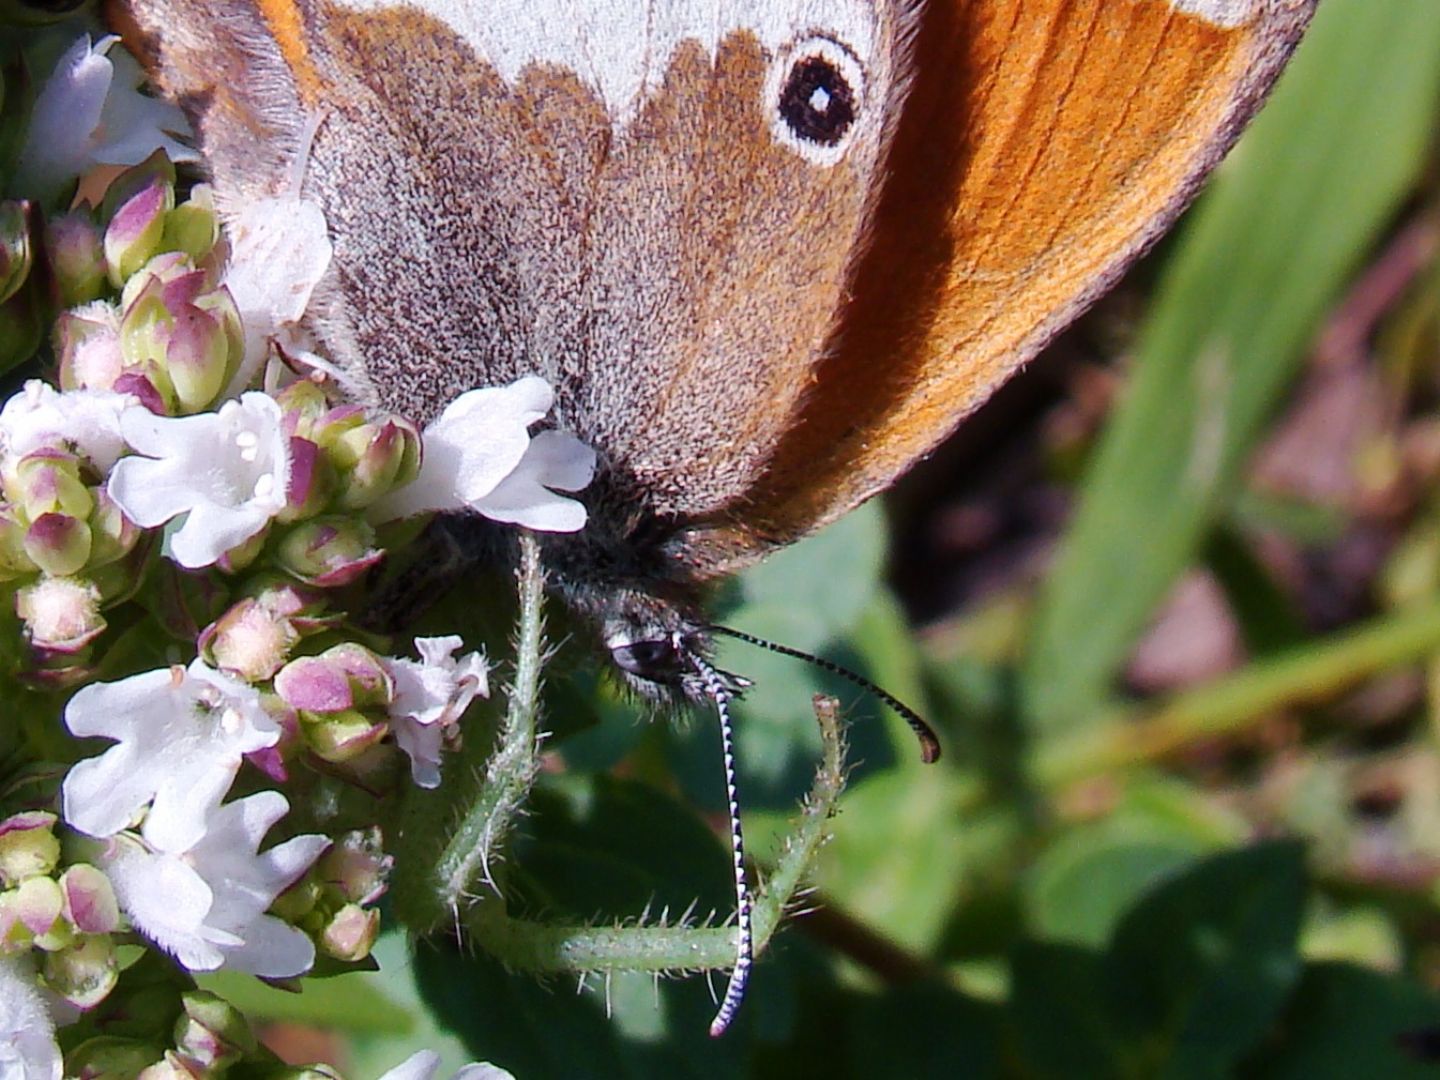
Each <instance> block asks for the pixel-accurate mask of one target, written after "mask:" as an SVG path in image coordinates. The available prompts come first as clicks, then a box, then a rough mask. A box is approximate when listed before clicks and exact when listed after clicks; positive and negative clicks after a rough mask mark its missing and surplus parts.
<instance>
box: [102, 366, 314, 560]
mask: <svg viewBox="0 0 1440 1080" xmlns="http://www.w3.org/2000/svg"><path fill="white" fill-rule="evenodd" d="M120 430H121V433H122V434H123V435H124V436H125V441H126V442H127V443H129V444H130V446H132V447H133V448H134V449H135V450H136V451H138V452H139V453H140V454H143V455H145V456H144V457H127V458H122V459H121V460H120V461H119V462H118V463H117V464H116V466H115V469H114V471H113V472H112V473H111V474H110V483H109V485H108V490H109V492H110V497H111V498H112V499H114V500H115V502H116V504H118V505H119V507H120V509H121V510H123V511H124V512H125V515H126V516H127V517H128V518H129V519H130V520H131V521H133V522H135V524H137V525H141V526H143V527H145V528H153V527H154V526H156V525H161V524H163V523H165V522H166V521H169V520H170V519H171V518H173V517H178V516H179V515H181V514H187V515H188V516H187V517H186V519H185V523H184V524H183V525H182V526H181V527H180V529H179V530H178V531H177V532H176V533H174V535H172V536H171V537H170V538H169V554H170V556H171V558H173V559H174V560H175V561H176V562H178V563H179V564H180V565H181V566H183V567H185V568H186V569H190V570H193V569H196V568H197V567H201V566H210V565H211V564H213V563H214V562H216V561H217V560H218V559H219V558H220V557H221V556H222V555H224V554H225V552H227V551H229V550H230V549H231V548H233V547H237V546H238V545H240V544H243V543H244V542H245V541H246V540H249V539H250V538H251V537H252V536H254V535H255V534H256V533H258V532H260V530H262V529H263V528H265V526H266V525H267V524H268V523H269V521H270V519H271V518H272V517H274V516H275V515H276V514H277V513H279V512H280V511H281V510H282V509H283V508H284V506H285V496H286V490H287V488H288V487H289V484H290V439H289V436H288V435H287V434H286V433H285V430H284V426H283V418H282V416H281V412H280V406H279V405H278V404H276V402H275V400H274V399H273V398H271V397H268V396H266V395H265V394H261V393H257V392H251V393H248V394H244V395H242V396H241V398H240V400H238V401H227V402H225V404H224V405H222V406H221V407H220V411H219V412H215V413H201V414H200V415H198V416H182V417H179V418H172V417H168V416H156V415H155V414H154V413H152V412H150V411H149V410H148V409H146V408H144V407H143V406H139V405H136V406H133V407H131V408H130V409H127V410H126V411H125V413H124V414H123V415H122V416H121V417H120Z"/></svg>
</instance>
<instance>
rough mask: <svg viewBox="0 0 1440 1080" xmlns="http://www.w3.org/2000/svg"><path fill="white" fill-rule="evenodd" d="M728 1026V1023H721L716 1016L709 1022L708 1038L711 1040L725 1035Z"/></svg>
mask: <svg viewBox="0 0 1440 1080" xmlns="http://www.w3.org/2000/svg"><path fill="white" fill-rule="evenodd" d="M729 1026H730V1023H729V1021H722V1020H721V1019H720V1018H719V1017H718V1016H717V1017H716V1018H715V1019H714V1020H712V1021H710V1037H711V1038H712V1039H718V1038H720V1036H721V1035H724V1034H725V1031H726V1029H727V1028H729Z"/></svg>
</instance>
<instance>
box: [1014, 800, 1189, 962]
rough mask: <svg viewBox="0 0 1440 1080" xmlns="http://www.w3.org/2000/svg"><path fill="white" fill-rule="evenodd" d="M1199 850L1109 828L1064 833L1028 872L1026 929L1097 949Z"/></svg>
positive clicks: (1185, 841) (1181, 841)
mask: <svg viewBox="0 0 1440 1080" xmlns="http://www.w3.org/2000/svg"><path fill="white" fill-rule="evenodd" d="M1147 832H1148V833H1149V835H1147ZM1200 850H1201V849H1200V848H1199V845H1197V844H1196V843H1195V841H1194V840H1192V839H1189V838H1181V837H1179V836H1175V835H1168V836H1167V835H1164V834H1161V833H1159V832H1158V831H1150V830H1143V829H1142V830H1137V829H1134V828H1130V827H1126V826H1124V825H1122V826H1120V827H1114V826H1112V825H1111V824H1110V823H1108V822H1107V823H1104V824H1101V825H1097V826H1094V827H1093V828H1089V829H1079V830H1076V831H1074V832H1071V833H1068V834H1067V835H1066V836H1064V837H1062V838H1061V839H1060V840H1059V841H1058V842H1057V843H1055V844H1052V845H1051V846H1050V847H1049V848H1047V849H1046V850H1045V852H1044V853H1043V854H1042V855H1041V856H1040V858H1038V859H1037V860H1036V861H1035V864H1034V866H1033V867H1032V868H1031V872H1030V880H1029V887H1028V888H1027V889H1026V893H1025V895H1026V900H1027V905H1026V913H1027V915H1028V919H1029V923H1030V928H1031V930H1032V932H1033V933H1034V934H1035V935H1036V936H1038V937H1041V938H1045V939H1047V940H1050V941H1057V942H1069V943H1071V944H1075V945H1088V946H1091V947H1099V946H1100V945H1103V944H1104V943H1105V941H1106V940H1108V939H1109V937H1110V934H1111V931H1113V930H1114V928H1115V924H1116V922H1117V921H1118V920H1119V919H1120V916H1121V915H1122V914H1123V913H1124V911H1125V910H1126V909H1127V908H1128V907H1129V906H1130V905H1131V903H1132V902H1134V900H1135V899H1136V898H1137V897H1138V896H1140V895H1142V894H1143V893H1144V892H1145V891H1146V889H1148V888H1150V887H1151V886H1153V885H1154V884H1155V883H1156V882H1158V881H1161V880H1163V879H1164V878H1165V877H1168V876H1169V875H1171V874H1172V873H1174V872H1175V871H1176V870H1178V869H1179V868H1180V867H1182V866H1184V865H1186V864H1187V863H1189V862H1191V861H1193V860H1194V858H1195V857H1196V855H1198V854H1199V853H1200Z"/></svg>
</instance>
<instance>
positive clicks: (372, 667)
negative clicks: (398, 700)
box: [275, 642, 395, 714]
mask: <svg viewBox="0 0 1440 1080" xmlns="http://www.w3.org/2000/svg"><path fill="white" fill-rule="evenodd" d="M394 686H395V684H394V682H393V680H392V679H391V678H390V673H389V672H388V671H387V670H386V668H385V663H384V661H383V659H382V658H381V657H379V656H377V655H376V654H375V653H373V652H371V651H370V650H369V649H367V648H365V646H363V645H357V644H355V643H354V642H345V643H343V644H340V645H336V646H334V647H333V648H330V649H327V650H325V652H323V653H321V654H320V655H319V656H302V657H299V658H298V659H295V660H292V661H291V662H290V663H288V664H286V665H285V667H284V669H283V670H281V671H280V673H279V674H277V675H276V676H275V692H276V693H277V694H279V695H280V697H281V699H282V700H283V701H284V702H285V704H287V705H289V706H290V707H291V708H292V709H299V710H301V711H303V712H308V713H314V714H326V713H336V712H341V711H344V710H347V709H356V708H362V709H363V708H367V707H378V708H381V709H383V708H384V707H385V706H386V705H388V704H389V703H390V698H391V696H392V694H393V693H394Z"/></svg>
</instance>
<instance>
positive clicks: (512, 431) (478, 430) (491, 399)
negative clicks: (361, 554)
mask: <svg viewBox="0 0 1440 1080" xmlns="http://www.w3.org/2000/svg"><path fill="white" fill-rule="evenodd" d="M554 402H555V394H554V392H553V391H552V390H551V389H550V384H549V383H547V382H546V381H545V380H544V379H541V378H538V377H537V376H534V375H531V376H527V377H525V378H523V379H517V380H516V381H515V382H513V383H511V384H510V385H509V386H491V387H486V388H484V389H481V390H468V391H466V392H465V393H463V394H461V395H460V396H459V397H457V398H456V399H455V400H454V401H452V402H451V403H450V404H449V405H448V406H446V408H445V411H444V412H443V413H441V414H440V417H439V419H437V420H436V421H435V422H434V423H432V424H431V425H430V426H429V427H427V428H426V429H425V431H424V433H423V435H422V437H421V438H422V444H423V446H424V459H423V461H422V462H421V465H420V475H419V476H418V477H416V479H415V480H414V482H413V483H410V484H407V485H406V486H405V487H403V488H401V489H399V490H398V491H396V492H395V493H394V494H393V495H391V496H389V497H388V498H386V499H383V500H381V502H380V503H379V504H377V506H376V507H375V509H374V511H373V514H372V516H373V517H374V518H375V520H376V521H388V520H391V519H393V518H402V517H410V516H411V515H413V514H421V513H425V512H426V511H429V510H461V509H469V510H474V511H476V512H478V513H480V514H483V515H484V516H485V517H488V518H492V519H494V520H495V521H506V522H510V523H512V524H516V525H524V526H525V527H526V528H530V529H541V530H544V531H546V532H575V531H576V530H578V529H581V528H583V527H584V525H585V507H584V506H583V505H582V504H581V503H579V502H576V501H575V500H574V499H566V498H564V497H562V496H560V495H556V494H555V493H554V491H551V490H548V489H550V488H555V489H558V490H560V491H579V490H580V489H581V488H583V487H584V486H585V485H586V484H588V483H589V482H590V480H591V479H592V478H593V477H594V475H595V451H594V450H592V449H590V447H588V446H586V445H585V444H584V443H582V442H581V441H580V440H579V439H577V438H575V437H574V436H573V435H568V434H565V433H563V432H558V431H547V432H541V433H540V434H539V435H536V436H535V437H534V438H533V439H532V438H531V437H530V434H529V428H530V425H532V424H534V423H535V422H536V421H537V420H539V419H541V418H542V417H543V416H544V415H545V414H546V413H547V412H549V411H550V406H551V405H553V404H554Z"/></svg>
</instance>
